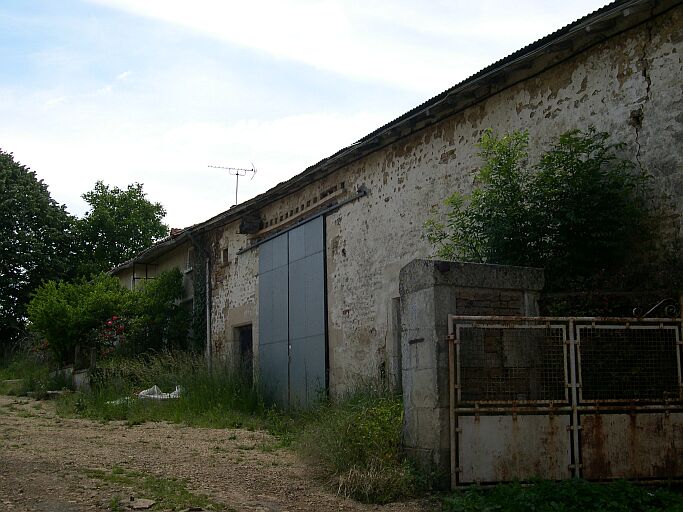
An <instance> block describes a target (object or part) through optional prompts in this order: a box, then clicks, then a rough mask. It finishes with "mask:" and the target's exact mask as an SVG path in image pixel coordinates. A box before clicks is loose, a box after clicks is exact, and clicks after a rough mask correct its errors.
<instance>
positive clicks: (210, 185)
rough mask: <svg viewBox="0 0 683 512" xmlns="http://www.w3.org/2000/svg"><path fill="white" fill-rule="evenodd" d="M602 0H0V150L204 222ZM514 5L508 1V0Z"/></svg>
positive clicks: (74, 184) (50, 172)
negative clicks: (233, 171) (131, 190)
mask: <svg viewBox="0 0 683 512" xmlns="http://www.w3.org/2000/svg"><path fill="white" fill-rule="evenodd" d="M606 3H607V2H603V1H597V0H574V1H572V2H566V1H559V0H555V1H547V0H546V1H541V0H519V1H517V2H514V3H512V2H509V0H507V1H501V0H484V1H479V2H473V1H462V0H450V1H445V0H422V1H420V2H418V1H414V0H413V1H408V0H394V1H388V0H376V1H375V0H365V1H362V2H361V1H355V2H352V1H342V0H322V1H314V0H298V1H295V0H264V1H250V2H234V1H229V0H223V1H218V0H193V1H192V2H189V1H187V0H184V1H180V0H80V1H79V0H60V1H59V2H57V1H54V0H0V62H1V63H2V65H1V66H0V149H2V150H3V151H6V152H11V153H13V154H14V157H15V159H16V160H18V161H19V162H20V163H22V164H24V165H26V166H28V167H30V168H31V169H32V170H33V171H35V172H36V174H37V176H38V178H40V179H42V180H44V182H45V183H46V184H47V185H48V186H49V190H50V193H51V195H52V197H53V198H54V199H55V200H56V201H58V202H59V203H62V204H65V205H66V206H67V209H68V210H69V212H71V213H72V214H74V215H77V216H82V215H83V214H84V213H85V212H86V211H87V207H88V205H87V204H86V203H85V201H83V199H82V198H81V195H82V194H83V193H85V192H87V191H89V190H91V189H92V188H93V187H94V185H95V182H96V181H97V180H102V181H104V182H105V183H106V184H108V185H111V186H118V187H121V188H124V187H126V185H127V184H129V183H133V182H139V183H142V184H143V185H144V190H145V192H146V193H147V195H148V198H149V199H150V200H152V201H155V202H160V203H161V204H163V205H164V207H165V208H166V211H167V216H166V218H165V220H164V222H165V223H166V224H168V225H169V226H170V227H186V226H189V225H192V224H195V223H198V222H202V221H204V220H206V219H208V218H210V217H212V216H214V215H216V214H218V213H220V212H222V211H225V210H227V209H228V208H229V207H230V206H232V205H233V204H234V203H235V177H234V176H230V175H229V173H228V171H225V170H221V169H215V168H211V167H209V166H211V165H214V166H224V167H239V168H252V166H254V167H255V168H256V170H257V172H256V174H255V176H254V177H253V178H251V177H250V176H247V177H245V178H241V179H240V184H239V187H240V188H239V197H238V200H239V202H242V201H245V200H247V199H249V198H251V197H253V196H255V195H257V194H260V193H262V192H265V191H266V190H268V189H269V188H271V187H273V186H275V185H277V184H278V183H280V182H282V181H284V180H287V179H289V178H291V177H292V176H294V175H296V174H299V173H300V172H302V171H303V170H304V169H306V168H307V167H309V166H310V165H313V164H315V163H317V162H318V161H320V160H322V159H323V158H326V157H328V156H330V155H331V154H333V153H335V152H336V151H338V150H339V149H342V148H343V147H346V146H348V145H350V144H352V143H353V142H355V141H357V140H358V139H361V138H362V137H363V136H365V135H367V134H368V133H370V132H372V131H374V130H375V129H376V128H378V127H380V126H382V125H383V124H386V123H387V122H389V121H391V120H393V119H395V118H396V117H398V116H400V115H401V114H403V113H404V112H407V111H408V110H410V109H411V108H413V107H415V106H417V105H419V104H421V103H423V102H424V101H426V100H428V99H429V98H431V97H433V96H435V95H436V94H438V93H440V92H442V91H443V90H445V89H447V88H449V87H451V86H453V85H455V84H456V83H458V82H460V81H461V80H463V79H465V78H467V77H468V76H470V75H472V74H474V73H476V72H477V71H479V70H480V69H482V68H484V67H486V66H488V65H489V64H491V63H493V62H495V61H496V60H498V59H501V58H503V57H505V56H506V55H509V54H510V53H512V52H514V51H516V50H518V49H519V48H521V47H523V46H525V45H527V44H529V43H531V42H533V41H535V40H536V39H539V38H541V37H543V36H545V35H547V34H549V33H551V32H553V31H555V30H557V29H558V28H560V27H562V26H564V25H566V24H568V23H571V22H572V21H574V20H576V19H577V18H580V17H582V16H584V15H586V14H588V13H589V12H591V11H593V10H595V9H598V8H600V7H602V6H603V5H605V4H606ZM512 6H514V7H512Z"/></svg>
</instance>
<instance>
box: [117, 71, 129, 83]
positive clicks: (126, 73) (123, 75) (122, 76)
mask: <svg viewBox="0 0 683 512" xmlns="http://www.w3.org/2000/svg"><path fill="white" fill-rule="evenodd" d="M131 73H132V71H130V70H129V71H124V72H123V73H119V74H118V75H116V79H117V80H119V81H121V80H125V79H126V78H128V77H129V76H130V75H131Z"/></svg>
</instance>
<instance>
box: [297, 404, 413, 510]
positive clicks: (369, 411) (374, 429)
mask: <svg viewBox="0 0 683 512" xmlns="http://www.w3.org/2000/svg"><path fill="white" fill-rule="evenodd" d="M402 420H403V405H402V402H401V399H400V397H398V396H392V395H390V394H387V393H381V392H380V393H377V392H374V391H362V392H358V393H355V394H354V395H353V396H351V397H350V398H348V399H346V400H344V401H341V402H338V403H329V404H325V405H322V406H320V407H319V408H318V409H317V410H315V411H314V412H312V413H311V417H310V419H309V421H308V423H307V424H306V426H305V427H304V428H303V430H302V431H301V433H300V434H299V436H298V439H297V441H296V443H295V446H296V447H297V448H298V449H299V450H300V451H301V453H302V454H303V455H304V456H305V457H308V458H309V459H311V460H313V461H315V462H318V463H320V464H322V468H323V471H324V474H325V475H326V476H327V477H328V478H329V479H330V480H331V481H332V482H333V484H334V485H335V486H336V488H337V491H338V492H339V494H341V495H344V496H347V497H352V498H355V499H357V500H360V501H364V502H372V503H387V502H389V501H394V500H397V499H401V498H406V497H410V496H413V495H414V494H415V493H416V491H417V490H418V486H417V478H416V474H415V471H414V470H413V468H412V467H411V465H410V464H409V463H408V461H407V460H406V458H405V457H404V455H403V452H402V449H401V424H402Z"/></svg>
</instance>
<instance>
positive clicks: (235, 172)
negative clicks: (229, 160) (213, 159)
mask: <svg viewBox="0 0 683 512" xmlns="http://www.w3.org/2000/svg"><path fill="white" fill-rule="evenodd" d="M209 167H210V168H211V169H224V170H226V171H228V174H230V175H231V176H234V177H235V204H237V190H238V189H239V186H240V176H246V175H247V173H248V172H250V173H252V174H251V179H252V180H253V179H254V176H256V167H254V164H253V163H252V164H251V169H242V168H240V167H223V166H222V165H209ZM249 181H251V180H249Z"/></svg>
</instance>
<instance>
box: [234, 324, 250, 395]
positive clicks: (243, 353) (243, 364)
mask: <svg viewBox="0 0 683 512" xmlns="http://www.w3.org/2000/svg"><path fill="white" fill-rule="evenodd" d="M235 331H236V334H237V335H236V336H235V338H236V339H237V343H238V345H239V351H240V352H239V353H240V358H239V362H240V371H241V372H242V375H243V376H244V378H245V379H246V380H247V382H248V383H249V384H251V383H252V381H253V377H254V345H253V343H252V329H251V324H249V325H242V326H240V327H237V328H235Z"/></svg>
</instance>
